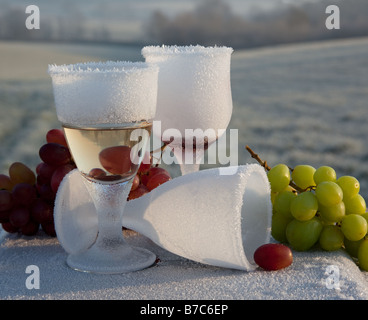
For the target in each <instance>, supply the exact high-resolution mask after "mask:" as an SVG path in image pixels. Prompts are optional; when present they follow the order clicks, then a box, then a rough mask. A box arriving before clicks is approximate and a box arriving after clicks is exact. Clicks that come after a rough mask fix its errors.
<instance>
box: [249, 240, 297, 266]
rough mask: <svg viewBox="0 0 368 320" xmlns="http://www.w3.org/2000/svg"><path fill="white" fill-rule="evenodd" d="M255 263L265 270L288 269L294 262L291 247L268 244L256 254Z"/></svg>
mask: <svg viewBox="0 0 368 320" xmlns="http://www.w3.org/2000/svg"><path fill="white" fill-rule="evenodd" d="M254 261H255V262H256V263H257V264H258V265H259V266H260V267H261V268H263V269H265V270H269V271H270V270H279V269H282V268H286V267H288V266H290V265H291V263H292V262H293V254H292V252H291V250H290V248H289V247H287V246H285V245H283V244H280V243H268V244H264V245H262V246H260V247H259V248H258V249H257V250H256V251H255V252H254Z"/></svg>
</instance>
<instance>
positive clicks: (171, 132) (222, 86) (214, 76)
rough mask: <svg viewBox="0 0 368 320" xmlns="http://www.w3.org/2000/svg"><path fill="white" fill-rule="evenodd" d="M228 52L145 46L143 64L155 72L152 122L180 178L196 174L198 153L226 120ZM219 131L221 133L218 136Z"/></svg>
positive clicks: (225, 49)
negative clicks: (177, 166) (157, 125)
mask: <svg viewBox="0 0 368 320" xmlns="http://www.w3.org/2000/svg"><path fill="white" fill-rule="evenodd" d="M232 52H233V49H232V48H229V47H203V46H200V45H197V46H146V47H144V48H143V49H142V55H143V56H144V58H145V61H146V62H148V63H151V64H155V65H158V66H159V69H160V71H159V76H158V97H157V111H156V116H155V120H157V121H160V122H161V132H162V135H161V136H160V137H158V138H159V139H161V140H162V141H163V143H164V144H168V145H170V147H171V148H172V149H173V152H174V154H175V156H176V158H177V160H178V163H179V164H180V166H181V171H182V174H186V173H189V172H194V171H198V170H199V164H200V162H201V160H202V159H203V152H204V150H206V149H207V148H208V147H209V146H210V145H211V144H212V143H214V142H215V141H216V140H217V139H218V138H220V136H221V134H222V133H223V132H224V130H223V129H226V128H227V126H228V124H229V122H230V118H231V115H232V108H233V105H232V95H231V85H230V59H231V54H232ZM220 129H221V131H220Z"/></svg>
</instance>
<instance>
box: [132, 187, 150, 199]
mask: <svg viewBox="0 0 368 320" xmlns="http://www.w3.org/2000/svg"><path fill="white" fill-rule="evenodd" d="M148 192H149V190H148V188H147V187H146V186H144V185H143V184H140V185H139V186H138V187H137V189H135V190H133V191H130V193H129V196H128V200H133V199H137V198H139V197H141V196H143V195H145V194H146V193H148Z"/></svg>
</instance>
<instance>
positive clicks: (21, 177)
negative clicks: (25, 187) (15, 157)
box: [9, 162, 36, 185]
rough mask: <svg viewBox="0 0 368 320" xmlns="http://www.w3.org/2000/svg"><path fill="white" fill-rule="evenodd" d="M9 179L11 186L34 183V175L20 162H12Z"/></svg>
mask: <svg viewBox="0 0 368 320" xmlns="http://www.w3.org/2000/svg"><path fill="white" fill-rule="evenodd" d="M9 177H10V180H11V182H12V183H13V185H15V184H18V183H23V182H24V183H28V184H30V185H34V184H35V183H36V175H35V173H34V172H33V171H32V170H31V169H30V168H28V167H27V166H26V165H25V164H23V163H21V162H14V163H13V164H12V165H11V166H10V167H9Z"/></svg>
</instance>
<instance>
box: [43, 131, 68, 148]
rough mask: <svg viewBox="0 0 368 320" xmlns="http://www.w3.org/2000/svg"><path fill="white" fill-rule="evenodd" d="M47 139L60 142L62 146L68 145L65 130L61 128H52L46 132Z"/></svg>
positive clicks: (50, 141)
mask: <svg viewBox="0 0 368 320" xmlns="http://www.w3.org/2000/svg"><path fill="white" fill-rule="evenodd" d="M46 141H47V142H48V143H58V144H61V145H62V146H65V147H68V144H67V142H66V139H65V135H64V131H63V130H61V129H51V130H49V131H48V132H47V133H46Z"/></svg>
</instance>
